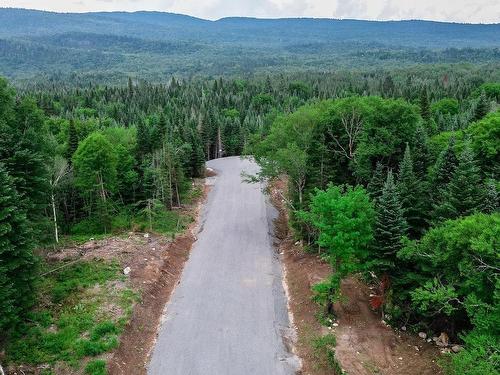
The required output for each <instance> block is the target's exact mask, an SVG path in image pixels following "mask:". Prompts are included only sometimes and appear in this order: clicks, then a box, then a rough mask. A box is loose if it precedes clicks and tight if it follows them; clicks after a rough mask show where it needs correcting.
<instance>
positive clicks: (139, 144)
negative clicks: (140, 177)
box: [136, 121, 151, 165]
mask: <svg viewBox="0 0 500 375" xmlns="http://www.w3.org/2000/svg"><path fill="white" fill-rule="evenodd" d="M136 139H137V140H136V155H137V162H138V164H139V165H140V164H142V161H143V159H144V157H145V155H146V154H148V153H150V152H151V146H150V139H149V131H148V128H147V127H146V124H145V123H144V121H139V123H138V124H137V136H136Z"/></svg>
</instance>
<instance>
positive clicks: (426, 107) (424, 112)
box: [420, 87, 431, 121]
mask: <svg viewBox="0 0 500 375" xmlns="http://www.w3.org/2000/svg"><path fill="white" fill-rule="evenodd" d="M420 115H421V116H422V118H423V119H424V120H425V121H430V119H431V107H430V104H429V94H428V92H427V88H426V87H424V88H423V89H422V92H421V94H420Z"/></svg>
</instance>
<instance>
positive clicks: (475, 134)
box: [467, 111, 500, 176]
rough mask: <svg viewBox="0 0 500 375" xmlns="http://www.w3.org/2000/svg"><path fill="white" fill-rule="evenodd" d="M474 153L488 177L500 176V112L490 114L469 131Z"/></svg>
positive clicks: (473, 124)
mask: <svg viewBox="0 0 500 375" xmlns="http://www.w3.org/2000/svg"><path fill="white" fill-rule="evenodd" d="M467 134H468V135H469V137H470V140H471V145H472V149H473V151H474V153H475V154H476V155H477V158H478V161H479V164H480V166H481V169H482V171H484V173H485V174H486V175H490V176H491V174H494V175H495V176H499V175H500V111H497V112H493V113H490V114H488V115H487V116H486V117H485V118H483V119H482V120H481V121H478V122H474V123H472V124H471V126H470V127H469V128H468V129H467Z"/></svg>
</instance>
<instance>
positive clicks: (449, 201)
mask: <svg viewBox="0 0 500 375" xmlns="http://www.w3.org/2000/svg"><path fill="white" fill-rule="evenodd" d="M481 193H482V191H481V176H480V174H479V168H478V167H477V165H476V161H475V159H474V152H473V151H472V148H471V146H470V142H468V141H467V142H466V143H465V146H464V149H463V151H462V153H461V154H460V156H459V158H458V166H457V168H456V169H455V171H454V172H453V176H452V178H451V180H450V182H449V184H448V185H447V188H446V191H445V194H444V197H443V198H444V199H443V202H442V204H441V207H439V209H438V213H439V214H440V217H439V219H441V220H443V219H454V218H457V217H460V216H467V215H470V214H472V213H474V212H475V211H479V210H480V207H481V195H482V194H481Z"/></svg>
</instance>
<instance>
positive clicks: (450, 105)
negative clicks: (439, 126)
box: [431, 98, 459, 117]
mask: <svg viewBox="0 0 500 375" xmlns="http://www.w3.org/2000/svg"><path fill="white" fill-rule="evenodd" d="M431 111H432V114H433V115H434V117H436V116H437V115H438V114H439V115H456V114H458V111H459V104H458V100H457V99H453V98H444V99H441V100H439V101H437V102H435V103H432V105H431Z"/></svg>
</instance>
